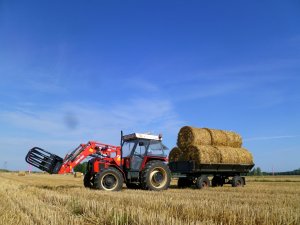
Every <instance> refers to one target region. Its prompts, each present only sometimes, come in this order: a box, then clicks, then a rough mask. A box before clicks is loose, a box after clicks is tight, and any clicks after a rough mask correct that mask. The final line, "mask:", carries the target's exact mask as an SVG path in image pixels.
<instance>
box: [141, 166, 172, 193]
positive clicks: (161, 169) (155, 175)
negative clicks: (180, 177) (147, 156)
mask: <svg viewBox="0 0 300 225" xmlns="http://www.w3.org/2000/svg"><path fill="white" fill-rule="evenodd" d="M170 182H171V171H170V169H169V167H168V166H167V164H166V163H164V162H162V161H158V160H153V161H150V162H148V163H147V164H146V166H145V168H144V169H143V171H142V174H141V186H142V189H144V190H152V191H161V190H166V189H168V187H169V186H170Z"/></svg>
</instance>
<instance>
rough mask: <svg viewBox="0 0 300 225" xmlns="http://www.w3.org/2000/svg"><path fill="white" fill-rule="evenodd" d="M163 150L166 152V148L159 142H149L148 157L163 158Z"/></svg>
mask: <svg viewBox="0 0 300 225" xmlns="http://www.w3.org/2000/svg"><path fill="white" fill-rule="evenodd" d="M164 150H167V148H166V147H165V146H164V145H163V144H162V143H161V142H160V141H150V145H149V148H148V155H158V156H165V155H166V154H165V151H164Z"/></svg>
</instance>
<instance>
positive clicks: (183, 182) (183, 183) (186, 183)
mask: <svg viewBox="0 0 300 225" xmlns="http://www.w3.org/2000/svg"><path fill="white" fill-rule="evenodd" d="M192 185H193V180H192V179H191V178H187V177H179V178H178V181H177V187H178V188H187V187H191V186H192Z"/></svg>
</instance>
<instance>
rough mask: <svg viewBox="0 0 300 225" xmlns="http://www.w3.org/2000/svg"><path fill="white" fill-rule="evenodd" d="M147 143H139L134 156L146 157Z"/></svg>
mask: <svg viewBox="0 0 300 225" xmlns="http://www.w3.org/2000/svg"><path fill="white" fill-rule="evenodd" d="M146 147H147V142H146V141H139V142H138V143H137V145H136V148H135V151H134V155H140V156H144V155H145V152H146Z"/></svg>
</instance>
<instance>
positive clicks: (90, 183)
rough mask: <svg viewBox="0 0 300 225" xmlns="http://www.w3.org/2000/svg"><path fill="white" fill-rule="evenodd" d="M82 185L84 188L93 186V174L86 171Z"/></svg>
mask: <svg viewBox="0 0 300 225" xmlns="http://www.w3.org/2000/svg"><path fill="white" fill-rule="evenodd" d="M83 185H84V187H86V188H93V187H94V176H93V175H91V174H90V173H86V174H85V175H84V178H83Z"/></svg>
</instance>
